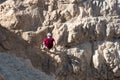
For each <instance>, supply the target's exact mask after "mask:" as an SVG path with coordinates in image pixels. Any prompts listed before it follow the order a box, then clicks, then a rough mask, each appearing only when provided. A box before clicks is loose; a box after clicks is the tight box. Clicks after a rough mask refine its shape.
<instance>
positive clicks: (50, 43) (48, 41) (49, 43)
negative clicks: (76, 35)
mask: <svg viewBox="0 0 120 80" xmlns="http://www.w3.org/2000/svg"><path fill="white" fill-rule="evenodd" d="M43 45H44V46H45V47H44V49H45V48H47V49H48V50H50V49H52V48H53V49H55V40H54V38H52V34H51V33H47V38H44V40H43Z"/></svg>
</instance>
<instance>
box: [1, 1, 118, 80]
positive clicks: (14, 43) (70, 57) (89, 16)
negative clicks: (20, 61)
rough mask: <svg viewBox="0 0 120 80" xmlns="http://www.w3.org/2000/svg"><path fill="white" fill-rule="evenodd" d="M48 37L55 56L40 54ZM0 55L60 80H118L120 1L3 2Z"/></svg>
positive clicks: (49, 53) (43, 52)
mask: <svg viewBox="0 0 120 80" xmlns="http://www.w3.org/2000/svg"><path fill="white" fill-rule="evenodd" d="M47 32H51V33H52V34H53V37H54V38H55V41H56V43H57V45H56V48H57V51H54V52H50V51H49V52H48V51H43V50H42V49H41V44H42V40H43V38H44V37H46V33H47ZM0 51H1V52H7V53H9V54H11V55H15V56H16V57H19V58H24V59H29V60H30V61H31V63H32V65H33V66H34V68H37V69H39V70H41V71H43V72H45V73H46V75H54V76H55V79H56V80H119V79H120V1H119V0H1V1H0ZM0 63H1V62H0ZM0 73H1V74H2V72H0ZM2 75H3V76H5V74H2ZM29 75H30V74H29ZM6 80H10V79H7V78H6ZM36 80H37V79H36ZM43 80H44V79H43Z"/></svg>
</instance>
